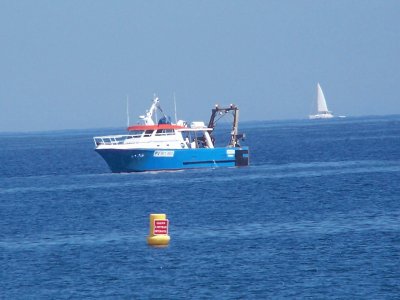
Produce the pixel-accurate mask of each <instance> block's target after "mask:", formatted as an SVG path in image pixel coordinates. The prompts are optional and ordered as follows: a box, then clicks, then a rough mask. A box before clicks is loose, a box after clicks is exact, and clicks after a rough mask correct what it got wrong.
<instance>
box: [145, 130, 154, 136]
mask: <svg viewBox="0 0 400 300" xmlns="http://www.w3.org/2000/svg"><path fill="white" fill-rule="evenodd" d="M153 132H154V130H146V131H145V132H144V135H143V136H146V137H149V136H151V135H152V134H153Z"/></svg>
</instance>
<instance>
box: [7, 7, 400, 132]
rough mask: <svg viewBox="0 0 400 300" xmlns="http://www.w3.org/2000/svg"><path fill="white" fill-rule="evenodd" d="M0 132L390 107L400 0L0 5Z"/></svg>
mask: <svg viewBox="0 0 400 300" xmlns="http://www.w3.org/2000/svg"><path fill="white" fill-rule="evenodd" d="M0 41H1V43H0V132H9V131H11V132H13V131H47V130H63V129H85V128H108V127H125V126H126V123H127V116H126V102H127V97H128V99H129V115H130V120H131V123H135V122H136V120H137V116H138V115H141V114H143V113H144V112H145V110H146V109H148V108H149V106H150V104H151V100H152V98H153V96H154V95H157V96H158V97H159V98H160V101H161V106H162V107H163V109H164V110H165V111H167V112H168V113H169V114H170V115H174V95H175V99H176V105H177V114H178V118H179V119H184V120H187V121H194V120H204V121H207V120H208V118H209V115H210V112H211V108H212V107H213V106H214V105H215V104H216V103H218V104H220V105H226V104H230V103H235V104H236V105H238V106H239V108H240V118H241V120H242V121H253V120H285V119H305V118H307V116H308V115H309V114H310V113H311V112H312V110H311V109H312V107H313V103H315V101H316V97H317V83H318V82H319V83H320V84H321V87H322V89H323V91H324V94H325V97H326V100H327V103H328V108H329V109H330V110H331V111H333V113H334V114H336V115H347V116H365V115H389V114H400V96H399V85H400V1H398V0H394V1H391V0H377V1H373V0H364V1H359V0H357V1H353V0H335V1H326V0H290V1H288V0H276V1H275V0H273V1H272V0H271V1H269V0H262V1H256V0H243V1H235V0H231V1H226V0H218V1H215V0H210V1H186V0H185V1H183V0H182V1H177V0H169V1H164V0H163V1H161V0H160V1H151V0H150V1H134V0H130V1H122V0H116V1H101V0H96V1H95V0H91V1H88V0H68V1H66V0H65V1H61V0H56V1H54V0H49V1H44V0H35V1H33V0H30V1H24V0H18V1H15V0H0Z"/></svg>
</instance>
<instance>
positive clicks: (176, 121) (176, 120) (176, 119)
mask: <svg viewBox="0 0 400 300" xmlns="http://www.w3.org/2000/svg"><path fill="white" fill-rule="evenodd" d="M174 108H175V124H177V123H178V117H177V116H176V99H175V92H174Z"/></svg>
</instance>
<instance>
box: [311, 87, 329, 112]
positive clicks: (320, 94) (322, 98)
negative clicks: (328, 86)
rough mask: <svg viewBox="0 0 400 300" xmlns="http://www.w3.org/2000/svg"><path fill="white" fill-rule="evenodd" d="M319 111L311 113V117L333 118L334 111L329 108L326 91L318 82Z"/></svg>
mask: <svg viewBox="0 0 400 300" xmlns="http://www.w3.org/2000/svg"><path fill="white" fill-rule="evenodd" d="M317 95H318V97H317V113H316V114H315V115H309V118H310V119H330V118H333V115H332V112H330V111H329V110H328V106H327V105H326V100H325V96H324V92H323V91H322V89H321V86H320V85H319V83H318V84H317Z"/></svg>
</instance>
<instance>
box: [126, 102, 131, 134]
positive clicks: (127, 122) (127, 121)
mask: <svg viewBox="0 0 400 300" xmlns="http://www.w3.org/2000/svg"><path fill="white" fill-rule="evenodd" d="M129 125H130V122H129V96H128V95H126V126H127V127H129Z"/></svg>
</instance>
